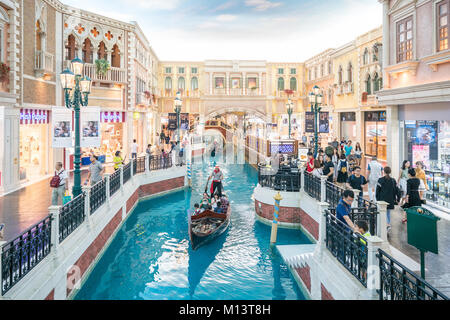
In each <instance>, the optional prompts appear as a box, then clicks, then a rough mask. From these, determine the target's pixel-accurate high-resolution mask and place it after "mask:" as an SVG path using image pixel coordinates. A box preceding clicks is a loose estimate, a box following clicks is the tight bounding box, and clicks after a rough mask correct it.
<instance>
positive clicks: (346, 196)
mask: <svg viewBox="0 0 450 320" xmlns="http://www.w3.org/2000/svg"><path fill="white" fill-rule="evenodd" d="M354 198H355V194H354V193H353V191H352V190H345V191H344V193H343V194H342V199H341V200H339V203H338V205H337V207H336V219H338V220H339V221H341V222H342V223H343V224H344V225H346V226H348V227H350V228H351V229H352V230H355V231H356V227H355V225H354V224H353V222H352V220H351V219H350V216H349V215H350V212H351V210H352V203H353V200H354Z"/></svg>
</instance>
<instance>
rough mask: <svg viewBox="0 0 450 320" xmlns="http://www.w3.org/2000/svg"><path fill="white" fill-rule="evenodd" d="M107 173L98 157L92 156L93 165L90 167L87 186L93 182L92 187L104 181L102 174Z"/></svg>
mask: <svg viewBox="0 0 450 320" xmlns="http://www.w3.org/2000/svg"><path fill="white" fill-rule="evenodd" d="M104 172H105V168H104V167H103V166H102V164H101V163H100V161H98V157H97V156H96V155H91V164H90V165H89V173H88V176H87V178H86V181H85V182H84V184H85V185H87V184H88V182H89V181H90V182H91V187H92V186H94V185H96V184H97V183H98V182H100V181H102V179H103V177H102V174H103V173H104Z"/></svg>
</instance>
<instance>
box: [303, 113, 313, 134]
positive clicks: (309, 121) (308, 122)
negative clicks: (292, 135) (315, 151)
mask: <svg viewBox="0 0 450 320" xmlns="http://www.w3.org/2000/svg"><path fill="white" fill-rule="evenodd" d="M305 132H314V112H305Z"/></svg>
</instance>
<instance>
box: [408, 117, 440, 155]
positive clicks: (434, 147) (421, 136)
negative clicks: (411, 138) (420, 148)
mask: <svg viewBox="0 0 450 320" xmlns="http://www.w3.org/2000/svg"><path fill="white" fill-rule="evenodd" d="M437 140H438V122H437V121H428V120H418V121H417V128H416V134H415V142H414V144H420V145H428V146H429V147H430V160H438V141H437Z"/></svg>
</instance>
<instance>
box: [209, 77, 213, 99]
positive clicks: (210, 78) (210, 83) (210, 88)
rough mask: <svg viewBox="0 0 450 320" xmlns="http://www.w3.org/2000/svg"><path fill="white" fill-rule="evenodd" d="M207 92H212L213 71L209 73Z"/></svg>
mask: <svg viewBox="0 0 450 320" xmlns="http://www.w3.org/2000/svg"><path fill="white" fill-rule="evenodd" d="M209 94H210V95H212V94H213V73H212V72H210V73H209Z"/></svg>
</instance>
